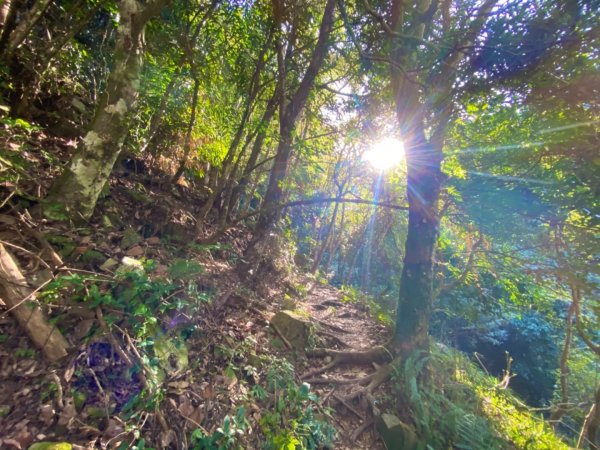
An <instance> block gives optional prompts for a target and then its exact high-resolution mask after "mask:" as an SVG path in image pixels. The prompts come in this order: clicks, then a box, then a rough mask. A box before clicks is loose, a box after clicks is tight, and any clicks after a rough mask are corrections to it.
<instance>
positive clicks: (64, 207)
mask: <svg viewBox="0 0 600 450" xmlns="http://www.w3.org/2000/svg"><path fill="white" fill-rule="evenodd" d="M168 1H169V0H154V1H153V2H151V3H147V4H142V3H141V2H139V1H138V0H123V1H121V2H120V3H119V16H120V20H121V21H120V23H119V27H118V30H117V38H116V44H115V50H114V67H113V69H112V71H111V73H110V76H109V78H108V83H107V87H106V92H105V93H104V94H103V96H102V97H101V99H100V102H99V105H98V107H97V109H96V113H95V116H94V119H93V120H92V123H91V125H90V127H89V131H88V132H87V134H86V135H85V137H84V138H83V139H82V141H81V142H80V144H79V146H78V148H77V151H76V152H75V155H74V156H73V157H72V159H71V161H70V162H69V163H68V165H67V167H66V168H65V170H64V171H63V173H62V175H61V176H60V177H59V178H58V179H57V180H56V181H55V182H54V185H53V186H52V188H51V190H50V193H49V194H48V196H47V198H46V200H45V206H44V214H45V215H46V216H47V217H49V218H54V219H64V218H65V217H68V218H70V219H72V220H75V221H80V220H82V219H84V220H87V219H89V218H90V217H91V215H92V213H93V211H94V208H95V206H96V202H97V200H98V196H99V195H100V192H101V191H102V188H103V187H104V185H105V184H106V181H107V180H108V177H109V175H110V173H111V171H112V168H113V166H114V164H115V161H116V160H117V157H118V156H119V153H120V152H121V149H122V147H123V141H124V139H125V136H126V135H127V131H128V129H129V121H130V118H131V116H132V110H133V109H134V108H135V106H136V103H137V97H138V90H139V84H140V79H139V77H140V70H141V66H142V56H143V33H144V28H145V25H146V23H147V22H148V21H149V20H150V19H152V18H153V17H154V16H156V15H157V14H158V13H159V12H160V9H161V8H162V7H163V6H165V5H166V4H167V3H168Z"/></svg>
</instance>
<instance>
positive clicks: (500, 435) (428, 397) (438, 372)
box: [393, 346, 569, 450]
mask: <svg viewBox="0 0 600 450" xmlns="http://www.w3.org/2000/svg"><path fill="white" fill-rule="evenodd" d="M394 381H395V382H394V383H393V386H394V388H395V389H396V390H397V394H398V396H399V397H400V398H402V399H403V400H404V401H405V402H406V403H408V405H409V407H410V411H411V415H412V418H413V421H414V425H415V429H416V431H417V434H418V435H419V436H420V437H421V438H422V440H423V442H426V443H427V444H426V448H427V449H437V448H448V447H452V448H458V449H465V450H468V449H470V450H487V449H510V448H518V449H536V450H546V449H547V450H550V449H552V450H555V449H568V448H569V446H568V445H566V444H565V443H564V442H563V441H561V440H560V439H559V438H558V437H557V436H556V435H555V434H554V432H553V430H552V428H551V427H550V426H549V425H548V424H547V423H546V422H544V420H543V418H542V417H541V416H539V415H536V414H535V413H533V412H532V411H530V410H529V409H528V408H527V407H526V406H525V405H524V404H523V403H522V402H520V401H519V400H518V399H517V398H516V397H515V396H514V395H513V394H512V393H511V392H510V390H507V389H503V388H501V387H499V385H498V380H497V379H496V378H494V377H491V376H488V375H486V374H484V373H483V372H482V371H481V370H480V369H479V368H478V367H477V366H475V365H474V364H473V363H472V362H471V361H469V360H468V358H467V357H466V356H465V355H464V354H463V353H461V352H459V351H456V350H453V349H449V348H446V347H443V348H442V347H441V346H440V347H437V346H434V349H433V350H432V352H431V354H430V355H429V356H427V357H423V356H422V355H415V357H413V358H410V359H409V360H407V361H406V362H405V363H404V364H403V365H401V367H397V368H396V371H395V373H394Z"/></svg>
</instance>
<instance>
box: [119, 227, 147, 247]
mask: <svg viewBox="0 0 600 450" xmlns="http://www.w3.org/2000/svg"><path fill="white" fill-rule="evenodd" d="M141 241H142V237H141V236H140V235H139V234H137V233H136V232H135V230H134V229H133V228H126V229H125V231H124V232H123V239H122V240H121V247H123V248H124V249H127V248H129V247H133V246H134V245H136V244H139V243H140V242H141Z"/></svg>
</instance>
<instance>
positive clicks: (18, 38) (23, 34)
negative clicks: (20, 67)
mask: <svg viewBox="0 0 600 450" xmlns="http://www.w3.org/2000/svg"><path fill="white" fill-rule="evenodd" d="M50 3H51V0H37V1H36V2H35V3H34V4H33V6H32V7H31V9H29V11H27V12H26V13H25V14H23V17H22V18H21V20H20V21H19V23H18V24H17V25H16V26H15V27H14V29H8V28H7V29H6V30H5V33H3V34H2V38H1V39H0V52H2V53H3V55H2V56H3V58H4V60H5V61H7V62H8V61H11V60H12V58H13V57H14V55H15V52H16V50H17V48H19V46H20V45H21V44H22V43H23V41H24V40H25V39H26V38H27V35H28V34H29V32H30V31H31V29H32V28H33V27H34V26H35V24H36V23H37V22H38V21H39V20H40V19H41V18H42V15H43V14H44V12H45V11H46V9H47V8H48V6H50ZM11 6H13V8H15V11H13V14H16V8H18V2H15V3H12V4H11Z"/></svg>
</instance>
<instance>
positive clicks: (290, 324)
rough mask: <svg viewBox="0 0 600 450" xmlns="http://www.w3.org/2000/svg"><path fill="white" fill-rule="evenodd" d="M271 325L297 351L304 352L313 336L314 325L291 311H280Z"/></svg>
mask: <svg viewBox="0 0 600 450" xmlns="http://www.w3.org/2000/svg"><path fill="white" fill-rule="evenodd" d="M271 324H272V325H273V326H274V327H275V328H277V330H278V331H279V332H280V333H281V334H282V335H283V336H284V337H285V338H286V339H287V341H288V342H289V343H290V345H291V346H292V347H294V349H296V350H300V351H304V349H305V348H306V347H307V346H308V341H309V339H310V336H311V329H312V324H311V322H310V321H308V320H306V319H305V318H304V317H301V316H299V315H298V314H295V313H293V312H291V311H287V310H285V311H279V312H278V313H277V314H275V315H274V316H273V318H272V319H271Z"/></svg>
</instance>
